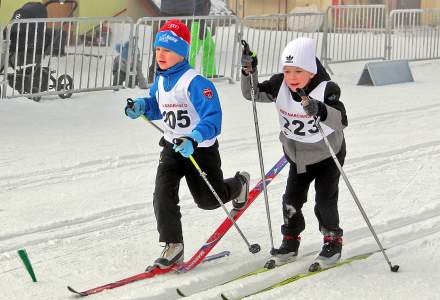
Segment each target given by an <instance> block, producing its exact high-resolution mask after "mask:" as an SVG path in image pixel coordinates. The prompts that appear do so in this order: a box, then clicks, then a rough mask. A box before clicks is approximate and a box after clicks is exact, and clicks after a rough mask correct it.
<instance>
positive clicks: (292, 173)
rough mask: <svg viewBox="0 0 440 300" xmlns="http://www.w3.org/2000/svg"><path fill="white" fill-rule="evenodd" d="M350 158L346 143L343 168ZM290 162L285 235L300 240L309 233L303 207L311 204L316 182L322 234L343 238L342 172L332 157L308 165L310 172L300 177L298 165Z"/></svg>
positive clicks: (285, 210)
mask: <svg viewBox="0 0 440 300" xmlns="http://www.w3.org/2000/svg"><path fill="white" fill-rule="evenodd" d="M345 154H346V148H345V141H344V143H343V145H342V147H341V150H340V151H339V153H338V154H337V155H336V157H337V158H338V160H339V162H340V163H341V165H343V164H344V160H345ZM288 160H289V162H290V169H289V177H288V178H287V186H286V191H285V193H284V195H283V217H284V224H283V225H282V226H281V233H282V234H283V235H290V236H294V237H295V236H297V235H299V234H300V233H301V232H302V231H303V230H304V229H305V220H304V215H303V213H302V207H303V205H304V203H306V202H307V193H308V191H309V186H310V184H311V182H312V181H313V180H315V192H316V194H315V209H314V210H315V215H316V217H317V218H318V222H319V230H320V231H321V232H323V233H324V234H332V235H335V236H342V235H343V230H342V229H341V228H340V227H339V213H338V193H339V187H338V185H339V177H340V172H339V169H338V167H337V166H336V164H335V162H334V160H333V158H332V157H329V158H327V159H325V160H323V161H320V162H318V163H315V164H312V165H308V166H307V167H306V172H305V173H301V174H297V171H296V165H295V163H294V162H293V161H291V160H290V159H289V158H288Z"/></svg>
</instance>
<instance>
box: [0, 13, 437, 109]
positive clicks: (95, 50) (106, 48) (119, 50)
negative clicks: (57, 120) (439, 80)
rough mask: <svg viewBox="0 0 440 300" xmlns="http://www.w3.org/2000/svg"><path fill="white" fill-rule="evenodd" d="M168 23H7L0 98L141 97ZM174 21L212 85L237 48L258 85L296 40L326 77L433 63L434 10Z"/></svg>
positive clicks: (232, 72)
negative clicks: (341, 66)
mask: <svg viewBox="0 0 440 300" xmlns="http://www.w3.org/2000/svg"><path fill="white" fill-rule="evenodd" d="M168 19H170V18H142V19H140V20H139V21H138V22H137V23H136V24H134V23H133V21H132V20H131V19H130V18H124V17H122V18H121V17H117V18H57V19H23V20H15V21H13V22H11V23H10V24H8V25H7V26H6V28H5V30H6V31H5V32H6V40H4V41H3V42H2V41H1V40H0V88H1V91H0V98H5V97H7V98H14V97H19V96H20V95H25V96H26V97H29V98H32V99H34V100H37V101H38V100H39V99H40V97H41V96H43V95H55V94H57V95H59V96H60V97H62V98H65V97H70V96H71V95H72V93H77V92H84V91H95V90H106V89H113V90H117V89H119V88H123V87H133V86H135V85H139V86H140V87H141V88H148V86H149V85H150V84H151V83H152V82H153V77H154V68H155V66H156V64H155V57H154V56H155V52H154V51H153V47H152V44H153V41H154V36H155V34H156V33H157V31H158V29H159V28H160V25H161V24H163V23H164V22H165V21H166V20H168ZM179 19H181V20H182V21H183V22H185V23H186V24H187V25H188V27H189V28H190V30H191V36H192V37H191V50H190V57H189V61H190V63H191V64H192V65H193V66H194V67H195V69H196V70H197V71H199V72H200V73H201V74H202V75H204V76H205V77H208V78H210V79H212V80H229V81H230V82H231V81H233V79H236V80H238V79H239V74H240V73H239V71H240V57H241V52H240V49H241V48H240V40H241V39H245V40H246V41H247V42H248V43H249V44H250V47H251V49H252V50H254V51H256V52H257V55H258V60H259V74H260V75H263V76H264V75H271V74H273V73H276V72H279V71H280V70H279V56H280V55H281V52H282V50H283V48H284V47H285V45H286V44H287V43H288V42H289V41H291V40H293V39H295V38H297V37H300V36H307V37H311V38H313V39H315V40H316V41H317V56H318V57H320V59H321V60H322V62H323V64H324V65H325V66H326V67H329V64H332V63H342V62H349V61H361V60H375V59H382V60H384V59H396V60H397V59H408V60H421V59H435V58H440V9H433V10H397V11H392V12H391V13H390V15H387V13H386V8H385V6H383V5H358V6H355V5H343V6H332V7H329V9H328V10H327V12H326V13H325V14H324V13H295V14H278V15H266V16H251V17H246V18H245V19H243V20H240V19H238V18H237V17H235V16H208V17H192V16H191V17H179ZM1 29H2V28H1V27H0V30H1ZM319 54H321V55H319ZM2 66H3V67H4V68H3V70H2ZM330 71H331V70H330ZM2 75H3V76H2ZM144 75H146V76H144ZM145 77H146V78H145Z"/></svg>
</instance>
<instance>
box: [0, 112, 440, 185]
mask: <svg viewBox="0 0 440 300" xmlns="http://www.w3.org/2000/svg"><path fill="white" fill-rule="evenodd" d="M439 109H440V104H433V105H428V106H425V107H418V108H413V109H412V110H410V111H407V110H395V111H391V112H385V113H378V114H371V115H367V116H362V117H357V118H353V119H350V125H349V126H350V127H354V126H365V125H368V124H369V123H376V122H377V119H378V118H379V119H380V118H388V119H390V120H393V119H401V118H402V117H405V116H408V115H411V114H422V115H424V116H425V115H426V114H427V113H429V112H430V111H435V110H439ZM278 135H279V132H278V131H273V132H269V133H265V134H261V140H262V143H263V144H268V143H270V144H271V143H274V142H277V141H278ZM434 142H435V141H434ZM254 146H255V137H254V136H249V137H246V138H232V139H226V140H222V146H221V149H222V151H225V152H226V151H240V150H246V149H249V148H253V147H254ZM414 146H415V147H416V146H417V145H414ZM396 151H398V150H396ZM381 155H382V154H381ZM359 159H362V158H359ZM156 161H157V153H156V152H154V153H147V154H131V155H125V156H122V157H118V158H108V159H102V160H92V161H88V162H82V163H78V164H77V165H75V166H70V167H63V168H59V169H47V170H39V171H35V172H29V173H22V174H13V175H9V176H0V189H2V190H5V191H9V190H15V189H22V188H29V187H36V186H41V185H48V184H54V183H61V182H66V181H72V180H76V179H83V178H88V177H93V176H96V174H97V173H99V172H107V171H111V170H115V169H121V168H130V167H135V168H138V167H144V166H145V165H148V164H151V163H155V162H156Z"/></svg>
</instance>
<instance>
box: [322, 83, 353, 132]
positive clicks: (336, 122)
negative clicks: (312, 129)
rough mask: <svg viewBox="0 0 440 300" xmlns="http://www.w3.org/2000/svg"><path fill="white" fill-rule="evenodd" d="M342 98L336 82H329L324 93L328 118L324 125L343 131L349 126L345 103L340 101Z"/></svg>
mask: <svg viewBox="0 0 440 300" xmlns="http://www.w3.org/2000/svg"><path fill="white" fill-rule="evenodd" d="M340 96H341V89H340V88H339V86H338V85H337V84H336V83H335V82H333V81H329V82H328V83H327V86H326V88H325V92H324V104H325V105H326V108H327V117H326V119H325V120H324V121H323V123H324V124H326V125H328V126H329V127H331V128H333V129H343V128H345V127H347V126H348V120H347V113H346V111H345V106H344V103H342V102H341V101H340V100H339V98H340Z"/></svg>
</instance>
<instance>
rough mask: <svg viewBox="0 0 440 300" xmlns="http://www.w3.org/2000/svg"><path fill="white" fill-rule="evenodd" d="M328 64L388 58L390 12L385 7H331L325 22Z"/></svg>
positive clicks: (324, 54) (326, 60) (324, 50)
mask: <svg viewBox="0 0 440 300" xmlns="http://www.w3.org/2000/svg"><path fill="white" fill-rule="evenodd" d="M325 22H326V24H325V33H324V39H325V40H324V44H325V45H326V46H325V47H323V49H322V54H321V57H322V60H323V61H324V63H325V65H326V66H328V64H330V63H342V62H350V61H360V60H374V59H385V57H386V48H387V45H386V41H387V38H386V37H387V13H386V7H385V6H384V5H342V6H330V7H329V8H328V9H327V13H326V20H325Z"/></svg>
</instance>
